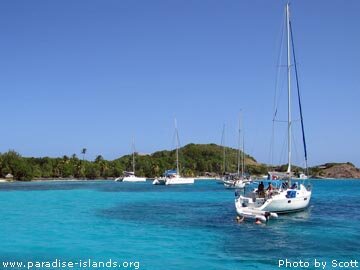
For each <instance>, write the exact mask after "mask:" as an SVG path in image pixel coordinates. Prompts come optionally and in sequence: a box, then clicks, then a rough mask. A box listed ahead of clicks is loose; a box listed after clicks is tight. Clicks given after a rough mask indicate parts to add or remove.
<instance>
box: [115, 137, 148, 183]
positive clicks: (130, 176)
mask: <svg viewBox="0 0 360 270" xmlns="http://www.w3.org/2000/svg"><path fill="white" fill-rule="evenodd" d="M132 167H133V170H132V171H124V172H123V176H120V177H118V178H116V179H115V182H145V181H146V178H145V177H137V176H136V175H135V143H134V140H133V142H132Z"/></svg>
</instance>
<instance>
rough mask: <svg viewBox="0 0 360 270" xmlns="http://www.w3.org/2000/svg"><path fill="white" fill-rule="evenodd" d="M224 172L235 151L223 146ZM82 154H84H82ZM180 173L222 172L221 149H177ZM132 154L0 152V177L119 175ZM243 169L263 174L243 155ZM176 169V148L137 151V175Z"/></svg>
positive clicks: (229, 169) (231, 163) (232, 163)
mask: <svg viewBox="0 0 360 270" xmlns="http://www.w3.org/2000/svg"><path fill="white" fill-rule="evenodd" d="M225 151H226V171H227V172H236V170H237V155H238V151H237V150H236V149H232V148H228V147H226V148H225ZM83 154H84V153H83ZM179 160H180V172H181V174H183V175H186V176H198V175H205V173H212V174H222V173H223V171H224V168H223V148H222V147H221V146H219V145H216V144H188V145H186V146H184V147H182V148H180V150H179ZM131 162H132V156H131V155H126V156H123V157H121V158H118V159H115V160H112V161H108V160H105V159H104V158H103V157H102V156H101V155H99V156H97V157H96V159H95V160H94V161H88V160H86V159H80V158H78V157H77V156H76V154H73V155H72V156H70V157H69V156H63V157H61V158H60V157H59V158H50V157H42V158H33V157H31V158H28V157H22V156H21V155H20V154H18V153H17V152H15V151H9V152H6V153H3V154H0V177H5V176H6V175H7V174H12V175H13V176H14V179H16V180H31V179H34V178H35V179H44V178H48V179H54V178H76V179H84V178H87V179H100V178H105V179H106V178H111V177H118V176H120V175H121V174H122V172H123V171H125V170H132V163H131ZM245 163H246V171H247V172H249V173H251V174H263V173H266V167H265V166H263V165H260V164H258V163H257V162H256V160H255V159H254V158H253V157H251V156H249V155H245ZM175 168H176V156H175V150H172V151H158V152H155V153H153V154H151V155H139V154H136V174H137V175H139V176H146V177H149V178H151V177H155V176H160V175H162V173H163V172H164V171H165V170H168V169H175Z"/></svg>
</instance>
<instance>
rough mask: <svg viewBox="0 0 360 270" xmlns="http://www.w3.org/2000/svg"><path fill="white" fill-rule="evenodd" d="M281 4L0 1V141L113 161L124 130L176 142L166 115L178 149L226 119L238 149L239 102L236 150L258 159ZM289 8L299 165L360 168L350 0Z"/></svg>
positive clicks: (121, 149)
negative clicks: (301, 132)
mask: <svg viewBox="0 0 360 270" xmlns="http://www.w3.org/2000/svg"><path fill="white" fill-rule="evenodd" d="M285 3H286V2H285V1H265V0H264V1H235V0H225V1H213V0H206V1H205V0H200V1H180V0H174V1H165V0H163V1H160V0H152V1H145V0H139V1H132V0H122V1H100V0H99V1H94V0H86V1H85V0H78V1H70V0H61V1H60V0H53V1H45V0H44V1H36V0H35V1H18V0H12V1H1V2H0V40H1V42H0V74H1V75H0V88H1V91H0V100H1V106H0V112H1V115H2V121H1V124H2V130H3V132H2V135H1V140H0V151H1V152H5V151H7V150H8V149H15V150H16V151H18V152H20V153H21V154H22V155H24V156H62V155H65V154H66V155H71V154H73V153H76V154H78V155H79V154H80V151H81V148H83V147H86V148H87V149H88V158H89V159H93V158H94V157H95V156H96V155H98V154H102V155H103V156H104V157H105V158H107V159H113V158H116V157H118V156H121V155H124V154H127V153H129V152H130V150H131V140H132V137H135V141H136V148H137V150H138V151H139V152H144V153H151V152H154V151H157V150H162V149H171V148H173V147H174V146H175V144H174V140H173V133H174V118H175V117H176V118H177V121H178V126H179V133H180V140H181V144H182V145H185V144H187V143H190V142H193V143H212V142H213V143H220V140H221V131H222V125H223V124H224V123H225V124H226V144H227V145H229V146H233V147H236V142H237V137H236V136H237V125H238V115H239V111H240V110H242V112H243V121H244V123H243V124H244V130H245V141H246V142H245V145H246V152H248V153H249V154H251V155H253V156H254V157H255V158H256V159H257V160H259V161H260V162H265V163H269V162H270V161H271V159H270V155H269V149H270V141H271V130H272V122H271V120H272V111H273V98H274V89H275V78H276V71H277V58H278V54H279V53H278V52H279V46H280V37H281V24H282V21H283V16H284V15H283V12H284V5H285ZM291 11H292V21H293V28H294V35H295V42H296V49H297V58H298V64H299V70H300V83H301V88H302V98H303V107H304V108H303V110H304V118H305V129H306V133H307V140H308V148H309V149H308V151H309V163H310V164H311V165H315V164H320V163H324V162H330V161H335V162H344V161H351V162H353V163H355V164H356V165H357V166H360V155H359V154H358V152H359V138H360V127H359V124H358V123H359V116H360V106H359V102H360V68H359V63H360V51H359V48H360V29H359V25H360V17H359V16H358V14H359V11H360V2H359V1H357V0H348V1H340V0H338V1H310V0H302V1H293V2H292V3H291ZM284 106H285V104H284ZM295 109H296V108H294V110H295ZM294 118H297V116H296V115H295V112H294ZM294 131H295V130H294ZM297 137H298V139H297V141H298V145H297V146H296V149H297V152H298V154H294V156H295V161H296V162H297V163H298V164H300V163H301V145H300V137H299V136H297ZM280 141H281V140H280ZM279 145H280V144H279ZM278 148H280V147H278ZM278 152H281V151H280V150H279V151H278ZM274 161H275V163H279V162H285V155H281V154H276V155H275V158H274Z"/></svg>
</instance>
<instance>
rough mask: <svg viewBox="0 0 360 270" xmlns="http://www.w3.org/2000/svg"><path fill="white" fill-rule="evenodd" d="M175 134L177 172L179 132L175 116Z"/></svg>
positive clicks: (177, 164)
mask: <svg viewBox="0 0 360 270" xmlns="http://www.w3.org/2000/svg"><path fill="white" fill-rule="evenodd" d="M175 136H176V173H177V174H179V133H178V129H177V121H176V118H175Z"/></svg>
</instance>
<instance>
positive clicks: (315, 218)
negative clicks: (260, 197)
mask: <svg viewBox="0 0 360 270" xmlns="http://www.w3.org/2000/svg"><path fill="white" fill-rule="evenodd" d="M0 202H1V207H0V217H1V220H0V228H1V229H0V263H2V262H4V261H17V260H18V261H23V262H27V261H53V260H55V259H59V260H61V261H79V260H87V259H91V260H93V261H108V260H109V259H111V260H113V261H118V262H123V261H128V262H129V261H132V262H139V265H140V267H139V269H169V270H170V269H214V270H215V269H281V267H280V268H279V267H278V260H279V259H284V260H285V259H288V260H291V261H298V260H300V259H301V260H302V261H308V262H309V263H310V267H309V268H308V269H313V267H312V263H313V260H314V259H317V260H318V261H319V260H321V261H326V262H327V265H328V267H327V268H326V269H332V268H331V267H330V265H329V264H330V263H331V260H338V261H339V260H351V259H353V260H354V259H357V260H360V245H359V241H360V229H359V225H360V209H359V206H360V181H359V180H337V181H334V180H331V181H322V180H316V181H313V196H312V200H311V202H310V207H309V209H308V210H306V211H304V212H300V213H296V214H290V215H281V216H280V217H279V219H278V220H274V221H270V222H269V223H268V224H267V225H260V226H259V225H255V224H253V223H252V222H250V221H248V222H245V223H241V224H237V223H235V221H234V218H235V208H234V192H233V190H226V189H224V188H223V186H222V185H219V184H217V183H216V182H214V181H198V182H196V183H195V184H194V185H186V186H153V185H151V183H150V182H146V183H115V182H113V181H91V182H90V181H88V182H51V181H47V182H31V183H1V184H0ZM359 267H360V266H359ZM122 268H123V269H125V268H124V265H123V266H122ZM0 269H9V268H5V267H4V265H1V264H0ZM12 269H15V268H12ZM73 269H74V268H73ZM79 269H84V268H79ZM88 269H90V268H88ZM108 269H110V268H108ZM127 269H135V268H134V266H132V267H130V266H128V267H127Z"/></svg>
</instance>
